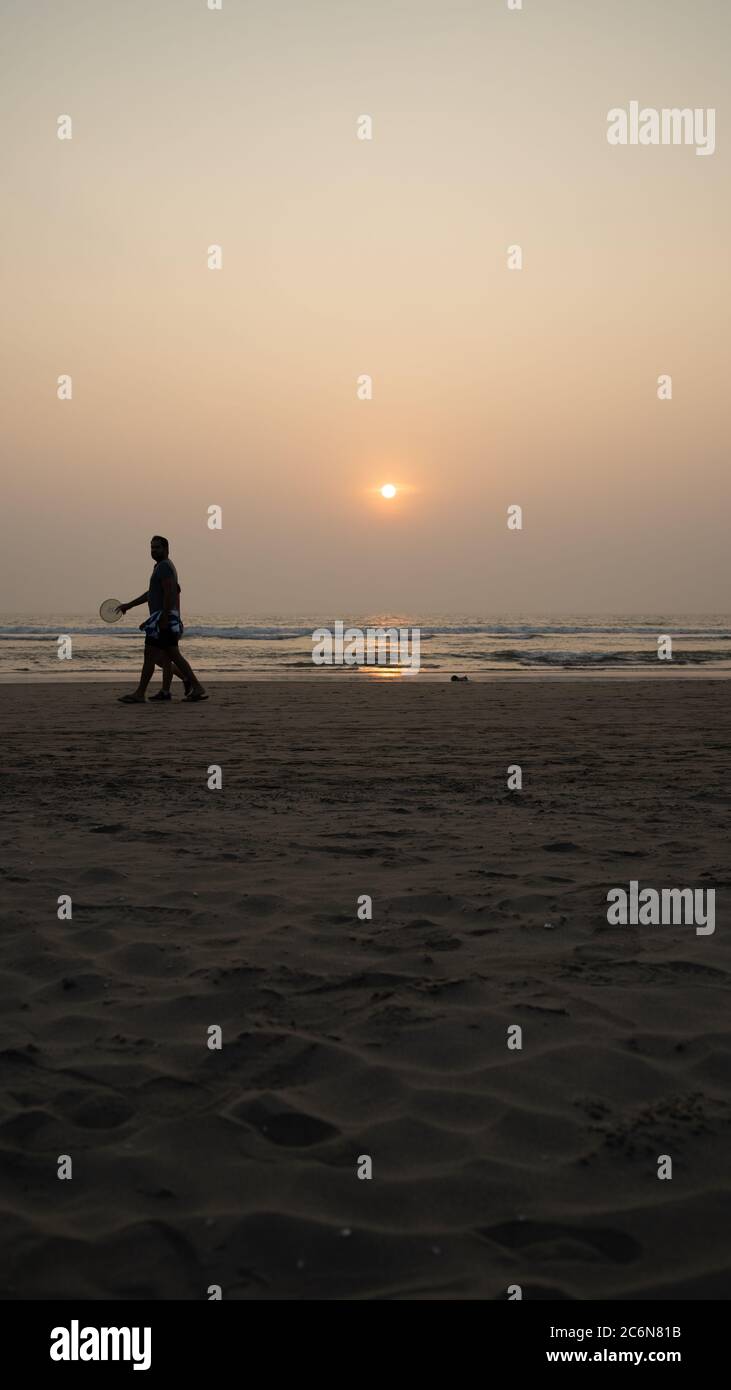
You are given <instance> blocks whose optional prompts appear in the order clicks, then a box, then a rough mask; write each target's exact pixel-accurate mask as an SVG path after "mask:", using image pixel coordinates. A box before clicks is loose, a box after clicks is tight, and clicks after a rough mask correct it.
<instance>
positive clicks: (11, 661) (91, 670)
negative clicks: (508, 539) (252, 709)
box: [0, 608, 731, 680]
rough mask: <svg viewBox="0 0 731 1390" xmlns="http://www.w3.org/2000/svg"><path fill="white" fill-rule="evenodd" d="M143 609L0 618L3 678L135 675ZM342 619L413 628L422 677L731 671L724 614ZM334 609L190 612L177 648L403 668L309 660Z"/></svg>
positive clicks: (289, 668) (256, 671)
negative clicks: (108, 617) (113, 617)
mask: <svg viewBox="0 0 731 1390" xmlns="http://www.w3.org/2000/svg"><path fill="white" fill-rule="evenodd" d="M145 613H146V610H145V609H144V608H140V609H139V610H135V612H134V614H133V615H128V617H126V618H125V619H124V620H123V621H122V622H120V623H118V624H114V625H108V624H106V623H103V622H102V621H101V620H100V619H99V618H98V616H95V615H93V614H77V615H75V616H72V617H69V616H68V615H66V616H63V617H61V616H51V617H48V616H44V617H38V618H33V617H31V618H29V617H14V616H12V615H5V616H4V617H0V679H5V680H23V679H25V680H34V679H44V680H53V679H58V680H74V679H84V680H92V679H105V678H106V679H111V678H117V677H119V678H122V677H124V678H125V679H129V680H132V679H134V678H135V677H136V675H137V672H138V670H139V667H140V664H141V654H142V635H141V633H140V632H139V630H138V625H137V622H136V621H134V622H132V621H130V617H134V618H138V617H139V620H140V621H142V618H143V617H144V616H145ZM336 616H337V617H341V618H342V621H343V622H344V623H345V625H346V627H347V626H353V627H359V628H367V627H369V626H370V627H378V626H381V627H408V628H414V627H418V628H419V629H420V632H421V665H420V670H419V672H418V679H419V680H449V679H450V678H451V677H452V676H453V675H460V676H468V677H469V678H470V679H471V680H484V679H488V678H490V677H494V676H496V675H500V676H504V675H519V676H539V675H540V676H544V677H545V676H546V675H554V674H562V675H566V674H571V673H575V674H580V675H582V676H590V675H594V676H609V675H625V676H647V677H651V676H661V677H663V678H665V677H667V676H668V675H670V674H673V673H676V674H683V675H691V674H694V675H701V674H702V675H704V676H729V675H730V674H731V631H730V630H729V621H728V618H727V617H725V616H722V615H718V614H714V615H702V616H699V615H693V616H692V617H690V616H688V615H667V614H665V615H654V614H653V615H644V614H643V615H642V616H637V617H595V616H594V617H582V616H574V617H565V618H559V619H557V618H556V617H542V616H540V615H527V616H520V617H515V618H510V619H506V618H503V617H463V616H462V617H461V616H453V617H448V618H445V617H444V616H434V615H432V616H429V615H423V614H417V613H397V614H393V613H392V614H383V613H379V614H368V615H362V614H361V615H336ZM334 624H335V617H334V616H330V615H327V614H317V615H308V616H302V615H295V616H292V617H281V616H276V617H267V616H255V617H253V616H248V615H247V616H243V617H235V618H234V617H215V616H211V615H203V616H201V617H197V618H194V619H191V620H190V621H188V622H187V623H186V631H185V637H184V639H183V643H182V648H181V649H182V650H183V652H184V653H185V656H186V657H187V659H188V660H189V661H190V663H191V665H192V666H193V667H194V668H195V670H196V671H197V672H198V673H200V675H202V676H203V677H204V678H206V679H209V680H210V679H211V678H214V679H215V678H220V679H226V678H228V679H235V678H237V677H238V678H246V679H255V680H286V679H302V678H305V677H307V678H311V679H317V680H323V679H325V680H327V679H333V678H335V679H358V678H359V677H360V678H364V677H366V678H368V677H373V676H375V677H381V676H384V675H388V676H389V677H391V678H393V676H394V675H395V674H396V672H395V671H394V669H393V668H390V667H385V668H384V667H382V666H381V667H375V668H374V667H361V668H359V669H357V670H356V669H353V668H352V667H344V668H343V667H340V668H330V667H323V666H319V667H318V666H315V665H313V662H312V649H313V641H312V634H313V632H314V631H315V630H316V629H317V628H322V627H326V628H330V629H333V628H334ZM59 637H65V638H70V639H71V652H72V655H71V658H70V659H67V660H59V656H58V652H59ZM659 637H670V638H671V639H672V659H670V660H667V659H666V660H660V659H659V657H658V638H659Z"/></svg>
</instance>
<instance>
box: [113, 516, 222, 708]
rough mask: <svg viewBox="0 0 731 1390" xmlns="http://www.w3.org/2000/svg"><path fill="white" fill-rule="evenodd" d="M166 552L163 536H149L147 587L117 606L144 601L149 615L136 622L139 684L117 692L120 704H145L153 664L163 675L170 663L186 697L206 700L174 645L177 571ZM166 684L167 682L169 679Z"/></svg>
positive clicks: (177, 625)
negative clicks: (140, 649) (141, 638)
mask: <svg viewBox="0 0 731 1390" xmlns="http://www.w3.org/2000/svg"><path fill="white" fill-rule="evenodd" d="M169 552H170V546H169V544H168V542H167V540H166V539H165V537H164V536H153V537H152V540H151V542H150V554H151V555H152V559H153V561H154V563H155V568H154V569H153V571H152V574H151V575H150V584H149V588H148V589H147V592H146V593H144V594H140V596H139V598H134V599H132V601H131V603H120V605H119V611H120V612H121V613H127V612H128V610H129V609H130V608H137V607H139V605H140V604H141V603H146V604H147V606H148V608H149V610H150V616H149V618H147V619H146V621H145V622H144V623H141V624H140V627H141V630H142V631H143V632H144V634H145V654H144V662H143V665H142V672H141V674H140V681H139V685H138V686H137V689H136V690H135V691H134V693H133V694H131V695H120V697H119V699H120V704H123V705H143V704H145V691H146V690H147V687H148V685H149V684H150V680H151V678H152V673H153V671H154V670H155V667H156V666H162V668H163V673H164V675H168V674H169V672H170V668H171V666H172V667H174V669H175V670H176V672H177V673H178V675H179V676H180V677H181V679H182V680H183V681H184V682H185V687H186V690H187V692H188V693H187V694H186V696H185V698H186V700H190V701H192V702H194V701H198V700H207V699H208V695H207V693H206V691H205V690H204V688H203V686H202V685H201V683H200V681H199V680H198V677H197V676H196V674H195V672H194V671H193V669H192V667H191V666H190V665H189V664H188V662H187V661H186V659H185V657H184V656H182V655H181V653H180V651H179V648H178V641H179V638H180V637H181V635H182V631H183V625H182V623H181V621H180V600H179V598H178V595H179V593H180V585H179V583H178V572H177V570H176V568H175V565H174V564H173V562H172V560H171V559H170V553H169ZM166 684H168V685H169V681H167V682H166Z"/></svg>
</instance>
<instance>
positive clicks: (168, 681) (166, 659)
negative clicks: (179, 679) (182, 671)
mask: <svg viewBox="0 0 731 1390" xmlns="http://www.w3.org/2000/svg"><path fill="white" fill-rule="evenodd" d="M160 665H161V666H162V688H163V690H164V691H165V694H166V695H169V694H170V687H171V685H172V683H173V663H172V661H171V660H170V654H169V652H165V655H164V656H163V659H162V661H161V662H160Z"/></svg>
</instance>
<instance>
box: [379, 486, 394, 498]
mask: <svg viewBox="0 0 731 1390" xmlns="http://www.w3.org/2000/svg"><path fill="white" fill-rule="evenodd" d="M395 496H396V489H395V487H394V485H393V483H384V484H383V487H382V488H381V497H395Z"/></svg>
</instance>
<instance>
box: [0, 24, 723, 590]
mask: <svg viewBox="0 0 731 1390" xmlns="http://www.w3.org/2000/svg"><path fill="white" fill-rule="evenodd" d="M524 5H525V7H524V9H523V11H521V12H512V11H510V10H508V8H507V4H506V0H439V3H437V0H370V2H369V3H368V4H367V5H364V4H362V3H356V2H355V0H306V3H305V0H297V3H295V2H294V0H261V2H260V3H252V0H224V3H223V9H222V11H221V12H216V11H213V12H212V11H209V10H208V9H207V6H206V2H205V0H154V3H151V0H124V3H118V0H94V3H91V0H45V2H44V3H41V0H4V4H3V19H2V43H1V45H0V47H1V48H2V66H3V73H2V84H1V86H2V89H1V94H0V112H1V115H2V128H3V132H4V139H3V150H2V163H3V166H4V171H3V188H4V193H5V197H4V199H3V202H4V217H3V224H2V232H1V235H2V238H3V243H4V247H3V250H4V255H3V285H2V302H3V318H4V328H3V332H2V345H3V362H2V385H3V421H4V430H3V434H4V453H5V458H6V470H5V471H6V481H5V486H4V489H3V491H4V498H3V508H2V520H3V546H2V551H3V554H2V561H1V562H0V563H1V564H2V576H1V578H2V600H1V601H0V607H2V610H3V611H4V612H5V613H10V612H15V611H18V612H25V613H30V612H36V613H39V614H40V613H43V612H44V611H49V610H51V611H53V612H68V613H78V612H85V611H89V612H90V613H91V612H95V611H96V609H97V608H98V605H99V602H100V600H101V599H102V598H104V597H106V596H107V595H115V596H119V597H125V598H130V597H132V596H133V595H134V594H137V593H139V592H140V591H141V590H142V589H143V588H144V587H145V584H146V580H147V576H148V573H149V557H148V542H149V537H150V535H151V534H152V533H153V532H156V531H158V532H162V533H164V534H165V535H167V536H169V537H170V539H171V543H172V546H171V553H172V555H173V557H174V559H175V560H176V563H177V564H178V566H179V569H180V573H181V583H182V584H183V590H184V595H185V608H186V611H187V612H190V613H196V612H198V613H203V612H208V613H214V612H220V613H229V614H232V613H237V612H238V613H273V612H281V613H286V612H290V611H293V612H303V611H323V612H326V613H327V614H337V613H347V612H370V611H377V610H379V609H383V608H391V609H392V610H399V611H401V610H404V609H411V610H416V611H417V612H423V613H433V612H436V611H441V612H445V613H446V612H469V613H473V614H480V613H490V614H498V613H511V612H512V613H518V612H530V611H534V612H541V613H548V612H552V611H555V612H556V613H560V612H592V611H593V612H612V613H620V612H626V613H637V612H651V611H652V612H672V611H677V612H701V611H713V612H718V611H722V610H723V609H724V608H725V607H726V606H727V603H726V600H727V594H728V566H729V560H728V557H729V535H728V532H729V518H730V517H731V506H730V503H731V470H730V468H729V458H728V453H729V450H728V443H729V415H730V412H729V396H730V394H731V355H730V353H729V333H728V322H729V256H728V248H729V245H731V215H730V213H731V194H730V192H729V189H730V187H731V184H730V182H729V174H730V172H731V171H730V169H729V156H728V141H727V134H726V126H727V100H726V98H727V92H728V85H729V83H728V63H729V51H730V43H729V41H730V39H731V6H729V4H728V3H726V0H672V3H668V2H667V0H642V3H639V0H614V3H608V4H599V3H596V0H552V2H551V3H548V0H524ZM635 99H636V100H638V101H639V102H640V103H641V105H643V106H645V105H646V106H650V107H655V108H662V107H663V106H668V107H686V106H687V107H700V108H709V107H713V108H715V109H716V150H715V153H714V154H713V155H712V156H709V157H706V158H699V157H697V156H696V154H695V151H694V149H693V148H686V147H655V148H652V147H646V148H629V147H624V148H617V147H611V146H610V145H609V144H608V143H607V140H606V129H607V112H608V111H609V110H610V108H614V107H620V106H627V105H628V104H629V102H630V101H631V100H635ZM62 114H68V115H70V116H71V118H72V121H73V139H72V140H70V141H63V140H59V139H58V138H57V134H56V122H57V118H58V117H59V116H60V115H62ZM363 114H367V115H370V116H371V117H372V121H373V138H372V140H370V141H362V140H359V139H357V124H356V123H357V120H358V117H359V116H361V115H363ZM212 244H220V245H221V247H222V249H223V269H222V270H220V271H212V270H209V269H208V267H207V249H208V247H209V246H210V245H212ZM512 244H519V245H520V246H521V247H522V249H523V256H524V268H523V270H522V271H509V270H508V269H507V248H508V246H510V245H512ZM62 373H70V374H71V376H72V377H73V400H72V401H70V402H61V401H59V400H58V399H57V395H56V383H57V378H58V376H59V375H60V374H62ZM362 373H368V374H370V375H371V376H372V378H373V399H372V400H370V401H361V400H359V399H358V398H357V395H356V382H357V379H358V377H359V376H360V375H361V374H362ZM661 373H671V374H672V378H673V400H672V401H664V402H661V401H659V400H658V398H657V378H658V376H659V375H660V374H661ZM385 482H394V483H396V485H397V486H399V485H400V486H401V487H402V488H403V489H404V490H403V491H401V492H400V493H399V495H398V496H397V498H396V499H395V500H394V501H393V502H385V501H383V499H381V498H380V496H379V495H378V493H377V492H376V491H375V489H377V488H378V487H380V485H381V484H382V483H385ZM512 503H518V504H520V505H521V506H522V507H523V509H524V529H523V531H522V532H519V533H518V532H511V531H508V529H507V526H506V509H507V507H508V506H509V505H510V504H512ZM212 504H217V505H219V506H221V507H222V508H223V530H222V531H221V532H220V533H219V532H215V531H210V530H209V529H208V527H207V509H208V507H209V506H210V505H212Z"/></svg>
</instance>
